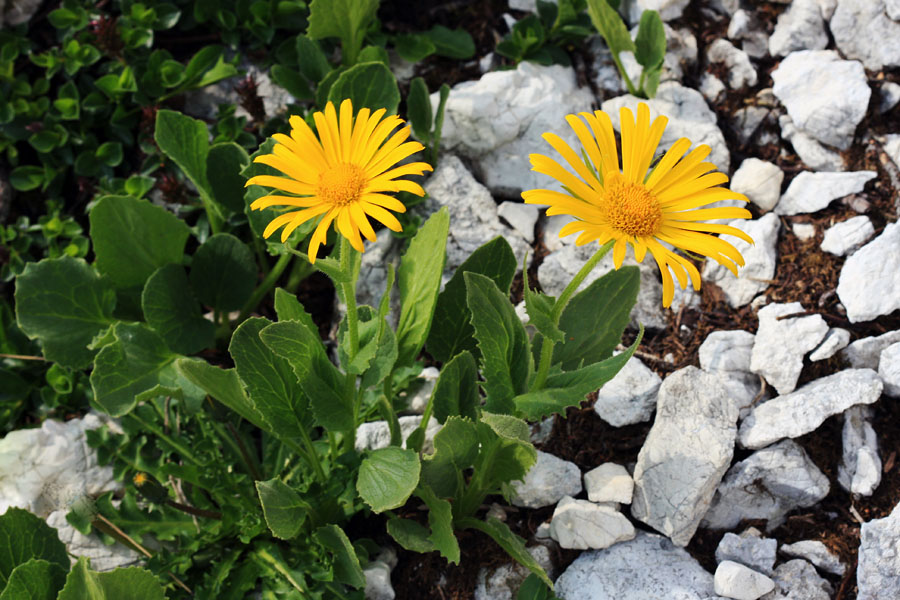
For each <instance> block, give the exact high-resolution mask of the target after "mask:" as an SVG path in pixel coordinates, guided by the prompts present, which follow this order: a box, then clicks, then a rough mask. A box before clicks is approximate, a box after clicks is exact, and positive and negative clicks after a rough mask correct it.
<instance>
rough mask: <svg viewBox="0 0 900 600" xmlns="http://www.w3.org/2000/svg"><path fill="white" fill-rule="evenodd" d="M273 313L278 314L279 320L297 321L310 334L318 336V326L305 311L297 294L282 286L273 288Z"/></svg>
mask: <svg viewBox="0 0 900 600" xmlns="http://www.w3.org/2000/svg"><path fill="white" fill-rule="evenodd" d="M275 314H277V315H278V320H279V321H297V322H298V323H300V324H301V325H303V326H304V327H306V329H308V330H309V332H310V333H311V334H312V335H314V336H316V337H318V336H319V328H318V326H316V324H315V323H314V322H313V320H312V316H311V315H310V314H309V313H308V312H306V309H305V308H304V307H303V304H301V303H300V301H299V300H298V299H297V296H295V295H294V294H292V293H290V292H288V291H286V290H284V289H282V288H275Z"/></svg>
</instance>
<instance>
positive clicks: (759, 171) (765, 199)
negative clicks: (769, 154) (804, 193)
mask: <svg viewBox="0 0 900 600" xmlns="http://www.w3.org/2000/svg"><path fill="white" fill-rule="evenodd" d="M783 181H784V171H782V170H781V169H780V168H779V167H778V165H776V164H773V163H770V162H768V161H765V160H760V159H758V158H747V159H745V160H744V162H742V163H741V166H740V167H739V168H738V170H737V171H735V172H734V176H733V177H732V178H731V186H730V187H731V190H732V191H734V192H738V193H740V194H745V195H746V196H747V198H749V199H750V202H752V203H753V204H755V205H757V206H758V207H759V208H761V209H762V210H763V211H766V212H768V211H770V210H772V209H773V208H775V205H776V204H777V203H778V199H779V198H780V197H781V183H782V182H783Z"/></svg>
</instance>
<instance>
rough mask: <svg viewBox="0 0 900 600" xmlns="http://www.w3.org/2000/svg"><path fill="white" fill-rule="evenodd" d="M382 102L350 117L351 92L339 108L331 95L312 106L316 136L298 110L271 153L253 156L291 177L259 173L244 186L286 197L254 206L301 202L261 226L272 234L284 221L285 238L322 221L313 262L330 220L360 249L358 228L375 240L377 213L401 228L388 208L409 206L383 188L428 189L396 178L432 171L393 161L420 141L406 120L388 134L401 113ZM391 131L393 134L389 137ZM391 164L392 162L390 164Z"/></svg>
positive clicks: (312, 242)
mask: <svg viewBox="0 0 900 600" xmlns="http://www.w3.org/2000/svg"><path fill="white" fill-rule="evenodd" d="M385 112H386V111H385V109H383V108H382V109H379V110H376V111H375V112H374V113H373V112H371V111H370V110H369V109H368V108H363V109H361V110H360V111H359V114H358V115H356V118H354V117H353V105H352V103H351V102H350V100H349V99H347V100H344V101H343V102H342V103H341V108H340V115H338V113H337V111H336V110H335V108H334V104H332V103H331V102H329V103H328V105H327V106H325V110H324V111H317V112H315V113H313V119H314V120H315V123H316V129H317V130H318V137H317V136H316V134H314V133H313V132H312V130H311V129H310V128H309V126H308V125H307V124H306V122H305V121H304V120H303V119H301V118H300V117H298V116H292V117H291V118H290V124H291V135H290V136H287V135H284V134H281V133H276V134H275V135H274V136H272V137H273V138H275V141H276V142H278V143H277V144H275V147H274V148H273V150H272V154H264V155H262V156H258V157H256V159H255V161H254V162H258V163H262V164H264V165H269V166H270V167H273V168H275V169H278V170H279V171H281V172H282V173H284V174H285V175H286V177H278V176H275V175H257V176H256V177H251V178H250V179H249V180H248V181H247V183H246V185H264V186H268V187H273V188H276V189H278V190H280V191H282V192H287V193H288V194H290V195H288V196H283V195H269V196H263V197H262V198H259V199H258V200H255V201H254V202H253V203H252V204H251V205H250V208H252V209H256V210H259V209H263V208H267V207H270V206H284V207H296V208H299V209H301V210H294V211H290V212H286V213H284V214H282V215H279V216H277V217H275V218H274V219H272V221H271V222H269V224H268V226H266V229H265V231H264V232H263V237H266V238H267V237H269V236H270V235H272V234H273V233H274V232H275V231H276V230H278V229H279V228H281V227H284V229H282V230H281V241H282V242H285V241H286V240H287V239H288V237H290V235H291V233H293V231H294V230H295V229H296V228H297V227H299V226H300V225H302V224H303V223H305V222H306V221H308V220H310V219H313V218H316V217H320V218H321V220H320V221H319V224H318V225H317V226H316V229H315V231H314V232H313V234H312V237H311V239H310V241H309V250H308V252H307V254H308V255H309V260H310V262H315V260H316V253H317V252H318V250H319V246H320V245H321V244H322V243H323V242H324V241H325V236H326V234H327V233H328V227H329V226H330V225H331V223H332V222H334V223H335V225H336V230H337V231H338V232H339V233H340V234H341V235H343V236H344V237H345V238H347V240H349V241H350V244H351V245H352V246H353V247H354V248H355V249H356V250H358V251H359V252H363V251H364V250H365V248H364V246H363V243H362V239H361V238H360V233H362V235H364V236H365V237H366V239H368V240H369V241H370V242H374V241H375V231H374V230H373V229H372V225H371V223H369V219H368V217H372V218H374V219H375V220H377V221H380V222H381V223H383V224H384V225H385V226H386V227H387V228H388V229H391V230H392V231H400V229H401V226H400V222H399V221H398V220H397V218H396V217H395V216H394V215H393V214H391V213H390V212H388V211H389V210H392V211H395V212H401V213H402V212H405V211H406V207H405V206H404V205H403V203H402V202H400V201H399V200H397V199H396V198H394V197H392V196H388V195H386V194H385V192H388V193H391V192H399V191H406V192H410V193H412V194H416V195H417V196H424V195H425V190H423V189H422V186H420V185H419V184H417V183H414V182H412V181H408V180H403V179H397V178H398V177H403V176H405V175H422V173H424V172H425V171H431V165H429V164H427V163H423V162H416V163H410V164H406V165H403V166H400V167H394V165H395V164H396V163H397V162H399V161H401V160H403V159H405V158H407V157H408V156H410V155H411V154H414V153H416V152H418V151H419V150H422V148H423V147H424V146H422V144H420V143H419V142H407V141H406V140H407V138H408V137H409V127H403V128H402V129H400V130H399V131H396V132H395V133H393V135H391V132H393V131H394V130H395V129H397V127H398V126H400V125H402V124H403V119H401V118H400V117H397V116H395V115H391V116H388V117H386V118H383V117H384V114H385ZM389 135H390V137H388V136H389ZM392 167H393V168H392Z"/></svg>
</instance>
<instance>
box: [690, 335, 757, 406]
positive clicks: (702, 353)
mask: <svg viewBox="0 0 900 600" xmlns="http://www.w3.org/2000/svg"><path fill="white" fill-rule="evenodd" d="M755 339H756V336H754V335H753V334H752V333H750V332H749V331H742V330H736V331H713V332H712V333H710V334H709V335H708V336H706V339H705V340H703V343H702V344H700V348H699V351H698V354H699V358H700V368H701V369H703V370H704V371H708V372H710V373H714V374H716V375H718V376H719V380H720V381H721V382H722V383H723V384H724V385H725V388H726V389H727V390H728V394H729V396H730V397H731V398H732V400H734V403H735V406H736V407H737V408H738V409H739V410H743V409H745V408H746V407H748V406H750V404H751V403H752V402H753V400H754V399H755V398H756V396H757V394H758V393H759V390H760V387H761V384H760V381H759V376H758V375H756V374H755V373H752V372H751V371H750V355H751V352H752V349H753V343H754V340H755Z"/></svg>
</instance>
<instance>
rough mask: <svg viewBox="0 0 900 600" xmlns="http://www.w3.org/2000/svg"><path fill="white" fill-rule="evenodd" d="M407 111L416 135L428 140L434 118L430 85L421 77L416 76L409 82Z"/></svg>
mask: <svg viewBox="0 0 900 600" xmlns="http://www.w3.org/2000/svg"><path fill="white" fill-rule="evenodd" d="M406 113H407V116H408V117H409V122H410V124H411V125H412V128H413V131H414V132H415V134H416V137H417V138H419V139H420V140H428V137H429V136H430V135H431V126H432V120H433V117H432V112H431V98H430V97H429V96H428V86H427V85H426V84H425V80H424V79H422V78H421V77H416V78H415V79H413V80H412V81H411V82H410V84H409V94H407V96H406Z"/></svg>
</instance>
